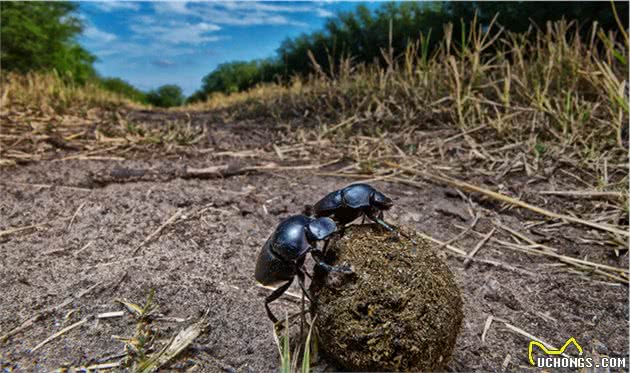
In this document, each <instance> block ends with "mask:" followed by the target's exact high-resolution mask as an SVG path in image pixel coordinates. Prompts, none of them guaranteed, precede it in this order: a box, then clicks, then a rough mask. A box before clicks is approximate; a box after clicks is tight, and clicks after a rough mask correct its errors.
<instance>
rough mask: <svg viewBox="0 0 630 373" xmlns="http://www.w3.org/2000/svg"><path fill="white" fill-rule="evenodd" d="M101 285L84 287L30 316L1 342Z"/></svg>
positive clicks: (1, 340) (4, 336) (0, 338)
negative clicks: (60, 301) (54, 304)
mask: <svg viewBox="0 0 630 373" xmlns="http://www.w3.org/2000/svg"><path fill="white" fill-rule="evenodd" d="M99 285H101V283H100V282H99V283H96V284H94V285H92V286H90V287H89V288H87V289H84V290H82V291H80V292H78V293H76V294H74V295H71V296H69V297H68V298H66V299H65V300H64V301H63V302H62V303H60V304H58V305H56V306H53V307H49V308H46V309H45V310H43V311H41V312H38V313H36V314H35V315H33V316H32V317H30V318H28V319H27V320H26V321H24V322H23V323H22V324H21V325H20V326H18V327H17V328H14V329H12V330H10V331H9V332H7V333H6V334H4V335H3V336H2V337H0V343H2V342H6V341H7V340H8V339H9V338H11V337H12V336H14V335H16V334H18V333H20V332H22V331H23V330H25V329H27V328H29V327H31V326H33V325H34V324H35V323H36V322H37V321H39V320H41V319H42V318H43V317H44V316H46V315H48V314H49V313H52V312H55V311H57V310H60V309H62V308H64V307H65V306H67V305H69V304H70V303H72V302H73V301H74V300H77V299H79V298H81V297H83V296H84V295H85V294H87V293H89V292H90V291H92V290H93V289H95V288H96V287H97V286H99Z"/></svg>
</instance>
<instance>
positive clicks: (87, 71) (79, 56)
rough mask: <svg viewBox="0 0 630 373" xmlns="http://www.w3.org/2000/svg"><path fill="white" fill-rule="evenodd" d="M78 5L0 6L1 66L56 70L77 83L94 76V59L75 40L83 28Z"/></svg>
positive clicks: (24, 69) (4, 2)
mask: <svg viewBox="0 0 630 373" xmlns="http://www.w3.org/2000/svg"><path fill="white" fill-rule="evenodd" d="M77 7H78V4H77V3H70V2H22V1H15V2H13V1H10V2H8V1H3V2H0V23H1V25H0V34H1V35H2V45H1V48H0V64H1V65H2V68H3V69H6V70H12V71H18V72H22V73H24V72H27V71H31V70H52V69H55V70H56V71H57V72H58V73H60V74H62V76H67V77H70V78H72V79H74V80H75V81H78V82H85V81H86V80H88V79H90V78H93V77H94V76H95V71H94V68H93V67H92V64H93V62H94V61H95V60H96V58H95V57H94V56H93V55H91V54H90V53H89V52H88V51H86V50H85V49H84V48H82V47H81V46H80V45H79V44H78V43H77V42H76V40H75V37H76V36H77V35H78V34H79V33H80V32H81V30H82V27H83V25H82V24H81V21H80V20H79V18H77V17H76V16H75V15H74V13H75V12H76V10H77Z"/></svg>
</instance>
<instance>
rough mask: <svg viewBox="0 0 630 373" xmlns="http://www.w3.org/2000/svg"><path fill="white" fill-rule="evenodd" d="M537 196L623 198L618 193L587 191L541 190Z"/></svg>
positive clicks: (621, 194)
mask: <svg viewBox="0 0 630 373" xmlns="http://www.w3.org/2000/svg"><path fill="white" fill-rule="evenodd" d="M538 194H543V195H554V196H564V197H576V198H623V193H619V192H599V191H588V190H541V191H540V192H538Z"/></svg>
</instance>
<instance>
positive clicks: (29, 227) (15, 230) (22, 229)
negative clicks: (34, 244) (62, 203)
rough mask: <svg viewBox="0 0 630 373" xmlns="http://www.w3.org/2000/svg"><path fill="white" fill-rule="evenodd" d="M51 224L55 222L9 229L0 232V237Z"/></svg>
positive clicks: (62, 219)
mask: <svg viewBox="0 0 630 373" xmlns="http://www.w3.org/2000/svg"><path fill="white" fill-rule="evenodd" d="M68 219H70V218H61V219H59V220H61V221H64V220H68ZM53 222H55V220H51V221H47V222H44V223H38V224H33V225H27V226H25V227H19V228H9V229H7V230H4V231H0V237H3V236H8V235H10V234H13V233H17V232H22V231H25V230H29V229H33V228H39V227H42V226H44V225H48V224H51V223H53Z"/></svg>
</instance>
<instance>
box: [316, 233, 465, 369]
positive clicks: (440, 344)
mask: <svg viewBox="0 0 630 373" xmlns="http://www.w3.org/2000/svg"><path fill="white" fill-rule="evenodd" d="M404 233H406V235H408V236H413V239H414V240H415V241H416V242H417V244H413V243H412V242H411V241H410V240H409V239H407V238H404V237H402V236H398V235H396V234H393V233H390V232H388V231H386V230H385V229H383V228H382V227H381V226H379V225H376V224H370V225H354V226H350V227H347V228H346V230H345V232H344V234H343V235H335V236H334V237H333V238H332V240H331V242H330V245H329V247H328V250H327V252H326V258H325V260H326V262H327V263H329V264H333V265H343V264H349V265H351V266H352V269H353V273H352V274H341V273H325V272H324V271H323V269H321V268H319V267H316V269H315V274H314V277H313V282H312V285H311V289H310V290H311V292H312V294H313V295H314V296H315V297H316V300H317V301H316V309H315V311H316V314H317V323H316V325H317V329H318V335H319V348H320V350H321V351H322V352H323V353H324V355H325V356H326V357H327V358H328V359H329V360H330V361H331V362H332V363H334V364H336V365H337V366H338V367H340V368H343V369H345V370H351V371H436V370H438V371H439V370H443V369H444V368H445V367H446V364H447V363H448V361H449V360H450V357H451V354H452V352H453V348H454V346H455V343H456V340H457V335H458V334H459V331H460V329H461V325H462V320H463V316H464V315H463V311H462V298H461V294H460V291H459V288H458V287H457V284H456V282H455V279H454V277H453V274H452V273H451V271H450V270H449V268H448V266H447V265H446V263H444V261H443V260H441V259H440V258H439V257H438V256H437V255H436V250H435V247H434V245H433V244H432V243H430V242H428V241H426V240H424V239H422V238H420V237H418V236H417V235H415V234H414V233H413V232H408V231H405V232H404Z"/></svg>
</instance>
